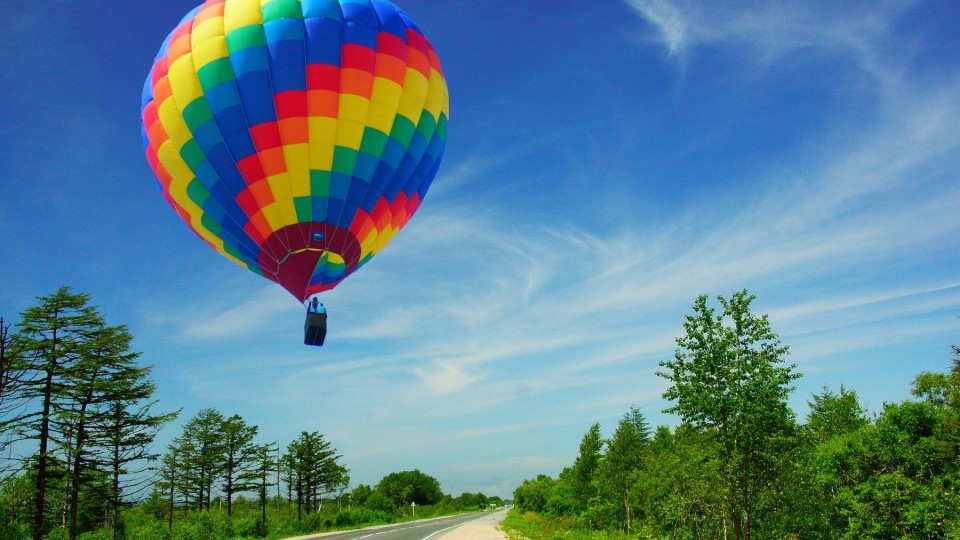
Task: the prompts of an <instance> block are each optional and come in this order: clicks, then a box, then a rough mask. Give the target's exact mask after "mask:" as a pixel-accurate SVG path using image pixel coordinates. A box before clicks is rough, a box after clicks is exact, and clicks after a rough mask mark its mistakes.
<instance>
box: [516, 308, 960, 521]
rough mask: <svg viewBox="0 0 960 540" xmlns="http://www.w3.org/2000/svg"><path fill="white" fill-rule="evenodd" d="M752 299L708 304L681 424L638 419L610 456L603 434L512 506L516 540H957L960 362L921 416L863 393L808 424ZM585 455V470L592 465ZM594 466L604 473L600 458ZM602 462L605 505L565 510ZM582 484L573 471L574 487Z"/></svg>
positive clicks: (939, 381)
mask: <svg viewBox="0 0 960 540" xmlns="http://www.w3.org/2000/svg"><path fill="white" fill-rule="evenodd" d="M752 300H753V297H752V296H749V295H747V294H746V292H745V291H744V292H741V293H737V294H736V295H734V296H733V297H732V298H731V299H730V300H726V299H723V298H721V299H720V303H721V305H722V306H723V313H722V314H718V313H716V312H715V311H714V310H712V309H711V308H709V307H708V306H707V304H706V297H701V298H699V299H698V300H697V303H696V304H695V305H694V314H693V315H691V316H689V317H687V323H686V324H685V329H686V334H685V336H683V337H681V338H680V339H678V345H679V347H678V349H677V351H676V355H675V358H674V360H672V361H668V362H664V363H662V364H661V365H662V366H664V367H665V368H667V371H665V372H664V373H662V375H663V376H664V377H666V378H668V379H669V380H670V381H671V382H672V383H673V386H671V387H670V389H669V390H668V391H667V394H666V397H668V398H670V399H673V400H675V404H674V406H673V407H672V408H671V409H670V411H672V412H676V413H679V414H680V415H681V417H682V418H683V419H684V421H683V422H682V423H680V425H678V426H676V428H674V429H673V430H671V429H669V428H667V427H665V426H660V427H658V428H657V429H656V430H655V432H654V434H653V437H652V438H649V436H648V435H649V429H648V428H642V429H638V428H634V429H631V427H630V426H631V424H632V425H634V426H644V422H642V421H634V422H631V418H633V419H637V418H638V417H640V418H642V415H640V414H639V411H638V410H636V409H635V408H631V410H630V411H629V412H628V413H627V414H626V415H624V417H623V418H622V419H621V421H620V423H619V424H618V425H617V427H616V430H615V431H614V434H613V436H612V437H611V438H610V439H609V440H607V441H605V446H604V448H603V451H602V452H600V453H599V455H597V454H594V453H593V452H592V451H591V449H592V448H595V446H594V444H593V442H594V441H596V440H599V435H598V433H599V431H598V430H594V429H593V428H591V431H590V432H588V434H587V436H585V437H584V439H583V441H582V442H581V446H580V450H581V451H580V455H579V456H578V458H577V462H576V463H574V465H573V466H572V467H570V468H569V469H565V470H564V471H563V472H561V474H560V475H559V477H558V478H557V479H553V478H550V477H548V476H545V475H540V476H538V477H537V478H536V479H533V480H525V481H523V483H522V484H521V485H520V486H518V487H517V489H516V491H515V492H514V502H515V504H516V509H515V511H512V512H511V513H510V516H509V517H508V519H507V520H506V521H505V522H504V527H505V528H506V529H507V530H508V531H509V532H510V537H511V538H520V537H523V538H529V539H533V540H537V539H546V538H550V539H553V538H618V537H629V538H637V537H640V538H672V539H673V538H684V539H701V538H712V539H720V538H734V537H740V538H749V537H754V538H787V539H799V538H804V539H810V540H827V539H851V540H852V539H863V538H877V539H887V538H889V539H893V538H897V539H899V538H911V539H918V540H919V539H958V538H960V513H958V512H957V508H960V348H958V347H956V346H955V347H953V349H952V353H953V357H952V366H951V368H950V370H949V371H948V372H947V373H923V374H921V375H919V376H918V377H917V379H916V381H915V384H914V395H915V396H916V397H917V398H919V401H904V402H902V403H888V404H886V405H884V407H883V410H882V412H881V413H880V414H878V415H876V417H875V418H872V419H871V418H870V417H868V415H867V413H866V411H865V410H864V409H863V407H862V406H861V405H860V403H859V401H858V399H857V395H856V393H855V392H853V391H850V390H847V389H846V388H845V387H843V386H841V387H840V390H839V392H838V393H835V392H834V391H831V390H830V389H827V388H824V390H823V392H821V393H820V394H818V395H814V396H812V399H811V401H809V402H808V404H809V406H810V412H809V414H808V415H807V417H806V423H805V424H804V425H802V426H801V425H797V424H796V420H795V418H794V416H793V414H792V412H791V411H790V410H789V409H788V408H787V405H786V399H787V396H788V394H789V392H790V391H791V390H792V388H791V387H790V383H791V381H793V380H794V379H795V378H796V375H795V374H793V373H792V369H793V366H783V365H782V360H783V356H784V355H785V354H786V352H787V349H786V347H783V346H781V345H780V344H779V340H778V338H777V336H776V334H774V333H773V332H772V330H771V329H770V327H769V322H768V321H767V319H766V317H755V316H753V315H751V314H750V311H749V306H750V302H751V301H752ZM584 456H587V458H584ZM593 457H596V458H597V459H596V460H593V459H592V458H593ZM585 463H596V464H597V466H596V468H595V469H593V470H594V472H595V474H594V475H593V476H592V480H591V482H592V487H593V488H594V489H595V490H596V491H595V493H596V496H595V497H593V498H591V500H590V501H589V502H588V504H587V507H586V508H580V507H577V506H576V505H573V504H565V501H567V500H568V499H569V497H570V496H571V492H575V490H574V489H573V487H572V484H573V482H572V480H573V479H577V478H583V477H584V475H582V474H581V473H580V472H579V471H582V470H590V467H588V466H584V464H585ZM575 471H576V472H575Z"/></svg>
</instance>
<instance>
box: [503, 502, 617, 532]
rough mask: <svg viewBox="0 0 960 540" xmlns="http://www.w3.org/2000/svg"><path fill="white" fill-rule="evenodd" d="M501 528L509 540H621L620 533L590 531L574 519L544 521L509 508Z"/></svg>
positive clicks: (528, 513)
mask: <svg viewBox="0 0 960 540" xmlns="http://www.w3.org/2000/svg"><path fill="white" fill-rule="evenodd" d="M502 528H503V530H504V532H506V533H507V537H508V538H509V539H510V540H561V539H563V540H623V539H625V538H629V537H628V536H626V535H623V534H621V533H609V532H606V531H591V530H588V529H587V528H585V527H581V526H580V524H579V523H578V521H577V520H576V519H572V518H568V517H564V518H558V519H545V518H543V517H541V516H540V515H538V514H537V513H536V512H522V511H520V510H517V509H516V508H511V509H510V511H509V512H508V513H507V517H506V518H505V519H504V520H503V525H502Z"/></svg>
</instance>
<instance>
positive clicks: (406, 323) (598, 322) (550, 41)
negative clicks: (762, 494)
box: [0, 0, 960, 496]
mask: <svg viewBox="0 0 960 540" xmlns="http://www.w3.org/2000/svg"><path fill="white" fill-rule="evenodd" d="M193 5H194V4H193V2H192V1H191V0H169V1H165V2H139V1H137V2H122V3H107V2H67V1H48V2H42V3H36V2H18V3H16V5H14V6H8V7H7V9H6V10H5V15H4V17H3V19H2V20H0V65H2V66H3V69H0V89H2V90H0V96H2V99H0V119H2V122H0V161H2V163H4V169H3V172H2V173H0V239H2V241H0V261H2V264H0V314H2V315H3V316H4V317H5V318H7V319H8V320H9V319H16V318H18V315H19V313H20V312H21V311H22V310H24V309H25V308H27V307H29V306H31V305H33V303H34V299H35V297H36V296H39V295H45V294H49V293H51V292H53V291H54V290H56V288H57V287H58V286H60V285H64V284H67V285H71V286H73V287H74V288H75V289H76V290H79V291H84V292H89V293H91V294H92V295H93V303H94V304H96V305H98V306H99V307H100V308H101V310H102V311H103V313H105V314H106V315H107V317H108V319H109V321H110V322H111V323H113V324H121V323H123V324H127V325H128V326H129V327H130V329H131V331H132V332H133V334H134V335H135V336H136V339H135V342H134V346H135V348H136V350H138V351H141V352H142V353H143V356H142V361H143V362H145V363H148V364H152V365H154V366H155V367H154V372H153V376H154V379H155V380H156V382H157V384H158V386H159V389H158V392H157V395H158V397H159V399H160V407H161V408H162V409H164V410H170V409H176V408H179V407H183V409H184V412H183V415H182V418H181V421H180V422H178V423H177V424H176V425H171V426H169V427H168V428H166V429H165V430H164V431H163V432H162V433H161V435H160V443H161V444H165V443H166V442H167V441H168V440H169V439H170V438H172V437H174V436H176V435H177V434H178V433H179V430H180V424H181V423H182V422H183V421H186V420H187V419H189V418H190V417H192V416H193V415H194V414H196V412H197V411H198V410H200V409H202V408H205V407H216V408H217V409H219V410H220V411H221V412H223V413H224V414H228V415H229V414H234V413H236V414H240V415H241V416H242V417H243V418H245V419H246V420H247V421H248V422H249V423H251V424H256V425H258V426H259V428H260V434H261V435H260V440H261V441H262V442H267V441H272V440H279V441H281V443H283V444H286V443H288V442H289V441H290V440H292V439H293V438H295V437H296V436H297V434H298V433H299V432H300V431H303V430H307V431H319V432H320V433H323V434H324V435H325V436H326V437H327V438H328V439H329V440H330V441H331V442H332V444H333V445H334V446H335V447H336V448H337V449H338V450H339V451H340V452H341V454H342V455H343V462H344V464H345V465H346V466H347V467H348V468H350V469H351V471H352V478H353V483H354V484H356V483H366V484H373V483H376V482H377V481H378V480H379V479H380V478H381V477H383V476H384V475H385V474H387V473H390V472H394V471H400V470H408V469H413V468H419V469H420V470H422V471H424V472H426V473H428V474H431V475H433V476H435V477H436V478H437V479H439V480H440V482H441V486H442V488H443V489H444V491H446V492H450V493H453V494H455V495H456V494H459V493H461V492H463V491H470V492H476V491H482V492H484V493H487V494H488V495H501V496H510V495H512V491H513V488H514V487H515V486H516V485H517V484H518V483H519V482H520V481H522V480H523V479H525V478H531V477H534V476H535V475H536V474H538V473H545V474H550V475H556V474H557V473H559V471H560V470H561V469H562V468H563V467H564V466H567V465H569V464H570V463H572V461H573V458H574V457H575V455H576V452H577V447H578V444H579V441H580V438H581V437H582V436H583V434H584V433H585V432H586V431H587V429H588V428H589V426H590V425H591V424H592V423H594V422H597V421H599V422H600V423H601V426H602V429H603V432H604V434H605V435H610V434H612V431H613V429H614V427H615V425H616V422H617V420H618V419H619V418H620V417H621V416H622V415H623V413H624V412H626V411H627V409H628V408H629V407H630V406H631V405H636V406H638V407H640V408H641V410H642V411H643V412H644V413H645V414H646V415H647V417H648V418H649V419H650V420H651V422H652V423H654V424H667V425H674V424H675V423H676V421H677V419H676V418H674V417H670V416H668V415H664V414H663V413H662V412H661V411H662V409H664V408H665V407H666V406H667V403H666V402H665V401H664V400H663V399H662V398H661V395H662V393H663V391H664V390H665V389H666V387H667V386H668V383H667V382H666V381H665V380H663V379H661V378H659V377H657V376H656V375H655V374H654V372H655V371H656V370H657V369H658V365H657V364H658V362H659V361H662V360H664V359H667V358H670V357H671V356H672V354H673V350H674V339H675V338H676V337H677V336H678V335H679V334H680V332H681V331H682V321H683V317H684V315H685V314H687V313H689V312H690V307H691V305H692V304H693V301H694V299H695V298H696V296H697V295H699V294H701V293H707V294H710V295H711V296H716V295H718V294H722V295H724V296H728V295H730V294H731V293H733V292H734V291H737V290H739V289H743V288H747V289H749V290H750V291H751V292H753V293H755V294H756V295H757V300H756V302H755V304H754V308H755V311H756V312H757V313H766V314H769V316H770V319H771V322H772V325H773V328H774V330H775V331H777V332H778V333H779V334H780V336H781V338H782V340H783V342H784V343H785V344H787V345H789V346H790V348H791V355H790V361H791V362H794V363H796V364H797V369H798V370H799V371H800V372H802V374H803V378H802V379H800V380H799V381H798V382H797V390H796V392H794V394H793V397H792V399H791V404H792V405H793V406H794V408H795V410H796V411H797V413H798V415H800V418H803V415H804V414H805V412H806V401H808V400H809V399H810V396H811V395H812V394H813V393H816V392H819V391H820V390H821V389H822V388H823V387H824V386H827V387H829V388H831V389H834V390H836V389H838V388H839V386H840V385H841V384H843V385H844V386H845V387H847V388H849V389H853V390H855V391H856V392H857V393H858V394H859V395H860V397H861V399H862V401H863V403H864V404H865V405H866V406H867V407H868V408H869V409H870V410H873V411H878V410H880V408H881V407H882V405H883V402H884V401H899V400H902V399H906V398H908V397H909V388H910V383H911V381H912V379H913V377H914V376H915V375H916V374H917V373H919V372H921V371H944V370H946V369H947V368H948V366H949V358H950V352H949V351H950V345H951V344H960V320H958V318H957V317H958V316H960V273H958V272H957V269H958V263H960V212H958V211H957V208H958V203H960V182H958V174H960V122H958V121H957V119H958V118H960V40H957V39H956V29H957V28H960V7H958V6H957V5H956V4H955V3H954V2H948V1H932V2H911V1H875V0H871V1H851V2H843V3H841V4H840V5H838V4H837V3H835V2H827V1H823V2H819V1H810V2H799V3H797V2H794V3H788V4H784V3H781V2H740V1H731V2H700V1H696V0H680V1H668V0H603V1H597V2H581V1H578V0H561V1H559V2H552V3H550V4H549V8H548V9H545V8H547V3H546V2H512V1H502V0H494V1H484V2H468V1H466V0H456V1H448V2H435V1H433V2H431V1H427V0H407V1H405V2H402V3H401V4H400V5H401V6H402V7H403V8H404V9H405V10H406V11H407V12H408V13H409V14H410V15H411V16H412V17H413V19H414V20H415V21H416V22H417V23H418V25H419V26H420V27H421V28H422V29H423V31H424V33H425V34H426V35H427V37H428V38H429V39H430V40H431V42H432V43H433V45H434V46H435V48H436V49H437V51H438V53H439V55H440V59H441V61H442V63H443V67H444V71H445V74H446V76H447V83H448V85H449V88H450V96H451V122H450V126H449V137H448V141H447V151H446V156H445V158H444V162H443V165H442V166H441V169H440V173H439V175H438V176H437V178H436V180H435V181H434V184H433V187H432V188H431V191H430V193H429V195H428V196H427V198H426V200H425V202H424V204H423V206H422V207H421V208H420V211H419V212H418V214H417V215H416V216H415V218H414V219H413V220H412V221H411V222H410V224H409V225H408V226H407V228H405V229H404V230H403V231H402V232H401V233H400V234H399V235H398V236H397V237H396V238H395V239H394V240H393V242H392V243H391V244H390V245H389V246H388V247H387V248H386V249H385V250H384V251H383V252H382V253H380V254H379V255H378V256H377V257H376V258H374V259H373V261H371V262H370V263H369V264H367V265H366V266H364V267H363V269H362V270H361V271H359V272H358V273H356V274H355V275H353V276H351V277H350V279H348V280H346V281H345V282H344V283H343V284H342V285H341V286H339V287H338V288H337V289H335V290H334V291H332V292H329V293H326V294H325V295H324V296H323V298H322V299H323V301H324V302H325V303H326V304H327V306H328V307H329V309H330V312H331V319H330V332H329V334H328V340H327V345H326V346H325V347H324V348H322V349H315V348H305V347H304V346H302V345H301V344H300V343H301V340H302V322H303V311H302V308H301V307H300V305H299V304H298V302H297V301H296V300H294V299H293V298H292V297H291V296H290V295H289V294H287V293H286V292H285V291H284V290H282V289H281V288H280V287H279V286H276V285H274V284H272V283H271V282H269V281H266V280H264V279H263V278H260V277H258V276H256V275H254V274H253V273H251V272H248V271H246V270H243V269H242V268H240V267H238V266H235V265H233V264H231V263H230V262H228V261H226V259H223V258H221V257H220V256H219V255H218V254H216V253H215V252H214V251H213V250H211V249H210V248H209V247H207V246H206V245H205V244H204V243H203V242H201V241H200V240H199V239H197V238H196V237H195V236H194V235H193V234H192V233H191V232H190V231H189V230H188V229H187V227H186V226H185V225H184V224H183V223H182V222H180V221H179V219H178V218H177V217H176V216H175V214H174V212H173V211H172V210H171V209H170V208H169V207H168V206H167V205H166V203H165V201H164V200H163V198H162V196H161V194H160V192H159V190H158V189H157V187H156V184H155V182H154V180H153V177H152V173H151V171H150V168H149V166H148V165H147V163H146V160H145V158H144V157H143V153H142V148H141V140H140V127H139V112H140V92H141V88H142V84H143V80H144V78H145V76H146V74H147V71H148V70H149V69H150V66H151V63H152V60H153V57H154V55H155V54H156V51H157V49H158V48H159V46H160V44H161V42H162V40H163V38H164V37H165V35H166V33H167V32H168V31H169V30H170V29H171V28H173V26H174V25H175V24H176V23H177V21H179V19H180V18H181V17H182V15H183V14H185V13H186V12H187V11H188V10H189V9H190V8H192V7H193Z"/></svg>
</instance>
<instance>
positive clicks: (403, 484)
mask: <svg viewBox="0 0 960 540" xmlns="http://www.w3.org/2000/svg"><path fill="white" fill-rule="evenodd" d="M376 489H377V491H379V492H380V493H383V494H384V495H386V496H387V498H389V499H390V500H391V501H393V504H394V507H396V508H403V507H405V506H409V505H410V503H417V504H418V505H420V506H423V505H425V504H437V503H438V502H440V501H441V500H442V499H443V492H442V491H441V490H440V481H439V480H437V479H436V478H434V477H432V476H430V475H428V474H424V473H422V472H420V470H419V469H414V470H412V471H402V472H394V473H390V474H388V475H387V476H384V477H383V478H382V479H381V480H380V482H379V483H378V484H377V487H376Z"/></svg>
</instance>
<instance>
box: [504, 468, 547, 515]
mask: <svg viewBox="0 0 960 540" xmlns="http://www.w3.org/2000/svg"><path fill="white" fill-rule="evenodd" d="M556 482H557V481H556V480H554V479H552V478H550V477H549V476H547V475H544V474H541V475H538V476H537V477H536V478H535V479H533V480H524V481H523V482H522V483H521V484H520V485H519V486H517V488H516V489H515V490H513V502H514V504H515V505H516V506H517V508H519V509H520V510H523V511H525V512H538V513H540V512H543V511H544V510H545V509H546V508H547V500H549V499H550V496H551V494H552V493H553V487H554V485H555V484H556Z"/></svg>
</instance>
